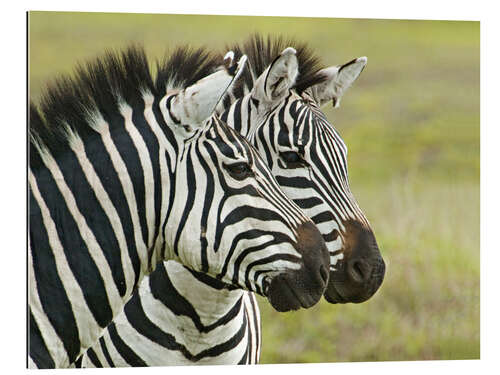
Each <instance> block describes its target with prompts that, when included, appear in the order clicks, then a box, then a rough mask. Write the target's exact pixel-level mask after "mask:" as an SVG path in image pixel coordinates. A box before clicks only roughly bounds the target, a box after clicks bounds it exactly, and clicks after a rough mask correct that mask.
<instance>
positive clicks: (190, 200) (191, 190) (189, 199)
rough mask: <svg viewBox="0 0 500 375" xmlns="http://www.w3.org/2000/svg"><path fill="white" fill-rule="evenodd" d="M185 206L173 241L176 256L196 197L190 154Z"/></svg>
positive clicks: (188, 154) (194, 176) (187, 158)
mask: <svg viewBox="0 0 500 375" xmlns="http://www.w3.org/2000/svg"><path fill="white" fill-rule="evenodd" d="M186 178H187V180H186V189H187V196H186V198H185V199H186V205H185V206H184V210H183V211H182V216H181V219H180V221H179V224H178V226H177V232H176V234H175V239H174V251H175V254H176V255H179V248H178V245H179V240H180V237H181V234H182V231H183V230H184V226H185V225H186V222H187V219H188V217H189V213H190V212H191V210H192V209H193V206H194V201H195V196H196V175H195V173H194V168H193V161H192V159H191V153H189V152H187V156H186Z"/></svg>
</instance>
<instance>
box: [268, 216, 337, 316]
mask: <svg viewBox="0 0 500 375" xmlns="http://www.w3.org/2000/svg"><path fill="white" fill-rule="evenodd" d="M297 232H298V238H297V244H296V249H297V251H298V252H299V253H300V254H301V255H302V264H301V267H300V269H298V270H290V271H286V272H283V273H281V274H278V275H276V276H275V277H273V278H272V279H271V281H270V282H269V283H266V284H265V286H264V294H265V295H266V296H267V298H268V299H269V302H270V303H271V305H272V306H273V307H274V308H275V309H276V310H277V311H281V312H284V311H290V310H298V309H300V308H301V307H302V308H306V309H307V308H309V307H311V306H313V305H315V304H316V303H317V302H318V301H319V300H320V298H321V296H322V295H323V292H324V291H325V289H326V287H327V285H328V277H329V273H328V270H329V268H330V256H329V253H328V250H327V248H326V245H325V242H324V240H323V237H322V236H321V233H320V232H319V230H318V229H317V228H316V226H315V225H314V224H313V223H312V222H306V223H303V224H301V225H300V227H299V228H298V230H297Z"/></svg>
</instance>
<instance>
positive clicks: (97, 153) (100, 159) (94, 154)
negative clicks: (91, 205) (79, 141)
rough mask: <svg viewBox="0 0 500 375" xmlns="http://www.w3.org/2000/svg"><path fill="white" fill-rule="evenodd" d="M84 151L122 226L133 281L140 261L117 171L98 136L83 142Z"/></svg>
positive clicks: (137, 275) (138, 269) (138, 271)
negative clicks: (132, 270) (132, 271)
mask: <svg viewBox="0 0 500 375" xmlns="http://www.w3.org/2000/svg"><path fill="white" fill-rule="evenodd" d="M85 153H86V154H87V158H88V159H89V161H90V162H91V163H92V165H93V167H94V170H95V172H96V174H97V176H99V179H100V180H101V182H102V185H103V187H104V190H106V193H107V194H108V197H109V200H110V201H111V203H112V205H113V207H114V208H115V210H116V212H117V214H118V217H119V219H120V224H121V226H122V228H123V234H124V235H125V241H126V243H127V249H128V254H129V256H130V259H131V261H132V267H133V269H134V273H135V283H134V285H136V284H137V282H138V280H139V274H140V268H141V263H140V259H139V254H138V251H137V247H136V243H135V237H134V225H133V222H132V216H131V214H130V210H129V206H128V204H127V203H126V202H127V198H126V197H125V194H124V192H123V187H122V184H121V182H120V179H119V177H118V173H117V172H116V170H115V167H114V165H113V163H112V161H111V157H110V156H109V154H108V151H107V150H106V148H105V146H104V143H103V141H102V139H101V138H100V137H95V138H94V139H93V140H92V142H87V143H85Z"/></svg>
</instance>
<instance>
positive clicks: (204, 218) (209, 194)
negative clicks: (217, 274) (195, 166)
mask: <svg viewBox="0 0 500 375" xmlns="http://www.w3.org/2000/svg"><path fill="white" fill-rule="evenodd" d="M196 156H197V157H198V161H199V163H200V165H201V169H203V170H204V171H207V172H208V173H206V174H205V176H206V181H207V183H206V186H205V198H204V200H203V202H204V204H203V208H202V212H201V222H200V227H201V230H202V231H204V232H205V233H206V231H207V228H208V214H209V212H210V208H211V207H212V202H213V198H214V194H215V192H214V186H215V181H214V177H213V175H212V173H210V167H209V166H208V164H207V162H206V161H205V159H204V158H203V156H202V155H201V152H200V150H199V148H196ZM200 242H201V243H200V245H201V271H202V272H205V273H207V272H208V254H207V247H208V241H207V238H206V236H202V237H201V238H200Z"/></svg>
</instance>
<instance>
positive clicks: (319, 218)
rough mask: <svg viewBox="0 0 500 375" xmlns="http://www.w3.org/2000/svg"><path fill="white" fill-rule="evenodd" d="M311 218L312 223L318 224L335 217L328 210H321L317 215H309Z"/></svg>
mask: <svg viewBox="0 0 500 375" xmlns="http://www.w3.org/2000/svg"><path fill="white" fill-rule="evenodd" d="M311 220H312V221H313V223H314V224H316V225H318V224H321V223H326V222H329V221H332V220H335V217H334V216H333V214H332V213H331V212H330V211H323V212H321V213H319V214H317V215H314V216H313V217H311Z"/></svg>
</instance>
